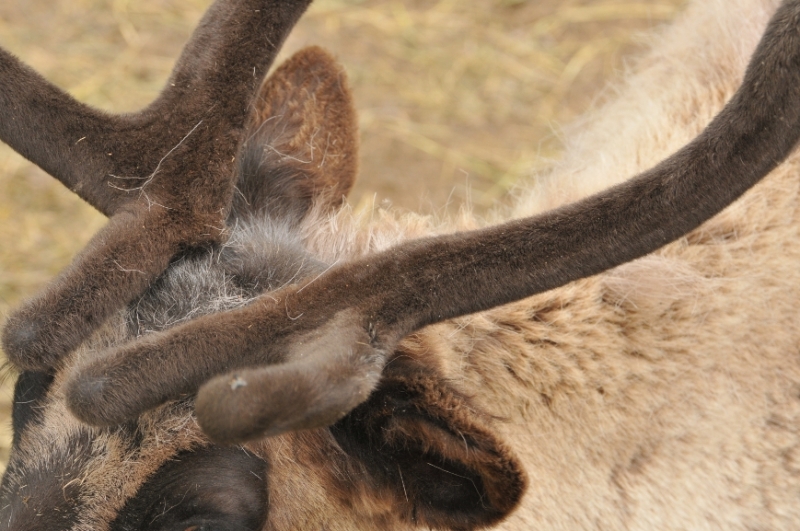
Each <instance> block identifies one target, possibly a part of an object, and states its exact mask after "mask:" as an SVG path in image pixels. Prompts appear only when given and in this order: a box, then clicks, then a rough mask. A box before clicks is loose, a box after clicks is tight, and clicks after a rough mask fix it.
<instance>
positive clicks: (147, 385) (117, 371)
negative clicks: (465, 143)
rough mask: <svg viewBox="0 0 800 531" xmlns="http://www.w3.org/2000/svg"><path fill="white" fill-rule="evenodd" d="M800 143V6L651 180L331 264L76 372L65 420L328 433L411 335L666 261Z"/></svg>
mask: <svg viewBox="0 0 800 531" xmlns="http://www.w3.org/2000/svg"><path fill="white" fill-rule="evenodd" d="M799 135H800V1H796V0H790V1H787V2H785V3H784V4H783V5H782V6H781V8H780V9H779V10H778V12H777V13H776V15H775V16H774V17H773V19H772V21H771V23H770V25H769V27H768V29H767V31H766V33H765V36H764V37H763V39H762V41H761V43H760V45H759V46H758V48H757V50H756V51H755V54H754V56H753V59H752V60H751V62H750V66H749V67H748V69H747V72H746V75H745V79H744V81H743V83H742V85H741V87H740V89H739V90H738V92H737V93H736V95H735V96H734V98H733V99H732V100H731V101H730V102H729V103H728V105H727V106H726V107H725V108H724V110H723V111H722V112H721V113H720V114H719V115H718V116H717V117H716V118H715V119H714V120H713V121H712V122H711V124H710V125H709V126H708V127H707V128H706V129H705V130H704V131H703V133H702V134H701V135H700V136H699V137H697V138H696V139H695V140H694V141H692V142H691V143H689V144H688V145H687V146H686V147H684V148H683V149H681V150H679V151H678V152H677V153H675V154H674V155H673V156H671V157H669V158H668V159H666V160H665V161H664V162H662V163H661V164H659V165H657V166H656V167H654V168H653V169H652V170H649V171H647V172H644V173H643V174H641V175H639V176H638V177H636V178H634V179H632V180H630V181H628V182H626V183H624V184H622V185H619V186H617V187H615V188H612V189H610V190H607V191H605V192H603V193H600V194H598V195H595V196H593V197H590V198H588V199H585V200H583V201H580V202H578V203H575V204H572V205H569V206H566V207H563V208H560V209H558V210H555V211H552V212H549V213H546V214H544V215H541V216H538V217H532V218H528V219H522V220H517V221H511V222H508V223H506V224H503V225H498V226H495V227H490V228H487V229H481V230H478V231H475V232H467V233H457V234H452V235H445V236H439V237H434V238H428V239H423V240H418V241H410V242H407V243H404V244H401V245H399V246H397V247H395V248H392V249H389V250H387V251H385V252H382V253H378V254H374V255H370V256H366V257H364V258H361V259H358V260H355V261H353V262H350V263H341V264H334V265H332V266H331V267H330V268H329V269H328V270H325V271H323V272H322V273H317V274H313V275H310V276H308V277H306V278H303V279H297V280H296V281H295V282H294V283H293V284H292V285H289V286H287V287H285V288H283V289H281V290H279V291H275V292H271V293H269V294H268V295H264V296H262V297H259V298H257V299H256V300H254V301H253V302H252V303H251V304H249V305H247V306H244V307H242V308H238V309H235V310H232V311H229V312H223V313H219V314H213V315H208V316H204V317H201V318H199V319H197V320H195V321H190V322H187V323H185V324H182V325H180V326H176V327H174V328H172V329H169V330H166V331H163V332H159V333H156V334H152V335H149V336H147V337H144V338H142V339H140V340H137V341H134V342H131V343H129V344H126V345H122V346H121V347H117V348H114V349H112V350H109V351H106V352H102V353H99V354H98V355H97V356H96V357H95V358H93V359H91V360H89V361H88V362H87V363H85V364H83V365H81V366H79V367H77V368H76V369H75V370H74V372H73V375H72V378H71V380H70V382H69V383H68V385H67V400H68V403H69V406H70V408H71V410H72V411H73V412H74V413H75V414H76V415H77V416H78V417H79V418H81V419H83V420H84V421H86V422H88V423H91V424H95V425H115V424H118V423H120V422H124V421H125V420H126V419H130V418H133V417H135V416H137V415H138V414H140V413H142V412H143V411H146V410H148V409H150V408H153V407H155V406H157V405H159V404H161V403H163V402H164V401H166V400H169V399H174V398H178V397H180V396H182V395H184V394H187V393H194V392H197V391H198V390H199V394H198V397H197V402H196V408H197V415H198V418H199V421H200V424H201V425H202V427H203V429H204V430H205V431H206V433H207V434H208V435H209V436H210V437H211V438H212V439H214V440H217V441H220V442H240V441H244V440H249V439H252V438H257V437H263V436H265V435H274V434H276V433H280V432H283V431H286V430H293V429H303V428H311V427H316V426H325V425H329V424H331V423H332V422H334V421H335V420H337V419H339V418H341V417H342V416H343V415H345V414H346V413H347V412H348V411H350V410H351V409H352V408H354V407H355V406H356V405H357V404H359V403H361V402H363V401H364V400H366V398H367V397H368V396H369V393H370V392H371V391H372V390H373V389H374V387H375V385H376V384H377V382H378V380H379V376H380V373H381V371H382V369H383V367H384V364H385V362H386V359H387V356H388V355H389V354H391V352H392V351H393V349H394V348H395V346H396V345H397V343H398V341H400V340H401V339H402V338H403V337H404V336H406V335H407V334H409V333H411V332H413V331H414V330H417V329H419V328H421V327H423V326H425V325H429V324H431V323H435V322H438V321H441V320H444V319H449V318H453V317H457V316H461V315H465V314H468V313H472V312H477V311H481V310H486V309H489V308H492V307H495V306H497V305H501V304H505V303H509V302H512V301H515V300H519V299H521V298H524V297H528V296H530V295H533V294H535V293H539V292H542V291H545V290H548V289H552V288H555V287H557V286H561V285H563V284H565V283H568V282H570V281H573V280H576V279H579V278H583V277H586V276H589V275H593V274H596V273H599V272H601V271H603V270H606V269H608V268H611V267H614V266H617V265H619V264H622V263H624V262H627V261H630V260H633V259H635V258H637V257H640V256H643V255H645V254H646V253H649V252H651V251H653V250H655V249H657V248H659V247H660V246H662V245H665V244H666V243H668V242H670V241H672V240H674V239H676V238H678V237H680V236H681V235H683V234H685V233H687V232H688V231H690V230H692V229H694V228H695V227H697V226H698V225H700V224H701V223H702V222H703V221H705V220H707V219H708V218H710V217H711V216H713V215H715V214H716V213H718V212H719V211H720V210H721V209H723V208H724V207H725V206H727V205H728V204H730V203H731V202H732V201H734V200H735V199H737V198H738V197H739V196H740V195H741V194H742V193H744V192H745V191H746V190H747V189H748V188H750V187H751V186H752V185H753V184H755V183H756V182H758V180H760V179H761V178H762V177H763V176H764V175H766V174H767V173H769V172H770V171H771V170H772V169H773V168H774V167H775V166H776V165H777V164H778V163H780V162H781V161H782V160H783V159H784V158H785V157H786V156H787V155H788V154H789V153H790V151H791V150H792V148H793V147H794V146H795V144H796V142H797V139H798V136H799ZM198 358H199V359H202V360H203V363H200V364H198V363H196V362H194V361H193V360H197V359H198Z"/></svg>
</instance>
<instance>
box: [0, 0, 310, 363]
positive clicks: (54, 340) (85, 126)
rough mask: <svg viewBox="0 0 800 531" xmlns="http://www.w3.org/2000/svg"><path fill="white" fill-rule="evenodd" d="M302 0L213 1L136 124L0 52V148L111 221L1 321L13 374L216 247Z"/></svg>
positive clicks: (61, 350) (52, 355)
mask: <svg viewBox="0 0 800 531" xmlns="http://www.w3.org/2000/svg"><path fill="white" fill-rule="evenodd" d="M310 1H311V0H218V1H217V2H216V3H215V4H214V5H212V6H211V8H209V10H208V12H207V13H206V15H205V17H204V18H203V20H202V21H201V23H200V25H199V27H198V29H197V30H196V31H195V32H194V34H193V36H192V38H191V40H190V41H189V43H188V44H187V45H186V47H185V49H184V51H183V54H182V55H181V57H180V60H179V61H178V63H177V65H176V67H175V69H174V71H173V73H172V76H171V77H170V80H169V82H168V83H167V85H166V88H165V89H164V91H163V92H162V94H161V95H160V96H159V98H158V99H156V100H155V101H154V102H153V103H152V104H151V105H150V106H148V107H147V108H145V109H144V110H142V111H141V112H139V113H136V114H129V115H118V116H113V115H108V114H105V113H103V112H100V111H98V110H95V109H92V108H90V107H88V106H86V105H83V104H81V103H79V102H77V101H76V100H74V99H73V98H72V97H70V96H69V95H68V94H66V93H64V92H63V91H61V90H60V89H58V88H57V87H55V86H53V85H51V84H50V83H48V82H47V81H45V80H44V79H43V78H42V77H41V76H39V75H38V74H36V73H35V72H33V71H32V70H31V69H29V68H28V67H26V66H25V65H23V64H22V63H21V62H20V61H18V60H17V59H16V58H14V57H13V56H11V55H10V54H9V53H8V52H6V51H4V50H2V49H0V80H2V81H0V116H2V120H0V140H3V141H4V142H6V143H7V144H9V145H10V146H11V147H12V148H14V149H15V150H17V151H18V152H19V153H21V154H22V155H24V156H25V157H27V158H28V159H30V160H31V161H32V162H34V163H36V164H38V165H39V166H40V167H42V168H43V169H44V170H45V171H47V172H49V173H51V174H52V175H53V176H54V177H56V178H57V179H59V180H60V181H61V182H62V183H63V184H64V185H66V186H67V187H68V188H69V189H70V190H73V191H74V192H75V193H77V194H78V195H79V196H80V197H82V198H83V199H85V200H86V201H87V202H88V203H89V204H91V205H92V206H94V207H95V208H97V209H98V210H100V211H101V212H103V213H104V214H106V215H108V216H111V221H110V222H109V224H108V225H107V226H106V227H105V228H104V229H103V230H102V231H101V232H100V233H99V234H97V236H95V238H94V239H93V240H92V241H91V242H90V243H89V245H88V246H87V248H86V249H85V250H84V252H82V253H81V254H80V255H79V256H78V257H77V259H76V260H75V262H74V263H73V264H72V266H71V267H70V268H68V269H67V270H66V271H64V272H63V273H62V274H61V275H60V276H59V277H58V278H57V279H56V280H55V281H54V282H53V283H51V284H50V286H48V287H47V288H46V289H45V291H44V292H43V293H41V294H40V295H38V296H37V297H35V298H33V299H32V300H30V301H28V302H27V303H26V304H25V305H23V307H22V308H21V309H19V310H18V311H17V312H16V313H14V314H13V315H12V316H11V317H10V319H9V320H8V322H7V324H6V328H5V330H4V333H3V347H4V349H5V351H6V353H7V354H8V356H9V358H10V359H11V360H12V362H13V363H14V364H15V365H17V366H18V367H20V368H29V369H46V368H48V367H52V366H54V365H56V364H57V363H58V362H59V360H60V359H61V358H62V357H63V355H64V354H65V353H66V352H69V351H70V350H72V349H74V348H75V347H76V346H77V345H78V344H80V342H81V341H83V340H84V339H86V337H87V336H88V335H89V334H91V332H92V331H93V330H94V329H96V328H97V327H98V326H99V325H100V324H101V323H102V322H103V321H104V320H105V319H106V318H107V317H108V315H109V314H110V313H111V312H113V311H114V310H115V309H118V308H120V307H122V306H124V305H125V304H126V303H128V302H129V301H130V300H132V299H133V298H134V297H135V296H136V295H138V294H140V293H141V292H142V291H143V290H144V289H145V288H146V286H147V285H149V284H150V283H151V282H152V281H153V279H155V277H157V276H158V275H159V274H160V273H161V272H162V271H163V270H164V269H165V268H166V267H167V265H168V264H169V261H170V259H171V258H172V257H173V256H175V255H176V254H177V253H178V252H180V251H181V250H182V249H185V248H187V247H191V246H197V245H203V244H207V243H210V242H214V241H219V240H220V239H221V238H222V237H223V235H224V226H225V225H224V221H225V218H226V216H227V212H228V210H229V209H230V203H231V197H232V190H233V158H234V155H235V153H236V149H237V146H238V144H239V142H240V139H241V134H242V129H243V126H244V122H245V117H246V114H247V112H248V107H249V105H250V102H251V99H252V97H253V94H254V93H255V91H256V89H257V88H258V86H259V84H260V82H261V80H262V79H263V77H264V75H265V74H266V72H267V70H268V69H269V67H270V65H271V64H272V62H273V60H274V58H275V55H276V54H277V52H278V50H279V48H280V45H281V44H282V43H283V41H284V39H285V37H286V35H287V34H288V32H289V30H290V29H291V28H292V27H293V26H294V24H295V22H296V21H297V20H298V18H299V17H300V15H301V14H302V13H303V12H304V11H305V9H306V7H307V6H308V5H309V4H310ZM190 192H191V193H190Z"/></svg>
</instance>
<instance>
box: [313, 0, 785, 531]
mask: <svg viewBox="0 0 800 531" xmlns="http://www.w3.org/2000/svg"><path fill="white" fill-rule="evenodd" d="M777 5H778V2H777V1H774V0H698V1H696V2H694V3H692V4H691V5H689V6H688V8H687V10H686V12H685V13H684V14H682V15H681V16H680V17H679V18H678V20H677V21H676V22H675V23H674V24H673V25H672V26H671V27H670V28H668V29H666V30H665V31H664V32H663V33H662V34H661V35H658V36H656V37H655V42H654V45H653V49H652V51H651V52H649V53H648V54H647V55H646V56H645V57H643V58H642V59H641V60H640V61H638V62H637V64H636V67H635V73H634V74H633V75H631V76H629V77H628V78H627V79H626V80H625V81H624V83H623V84H622V86H621V87H619V88H617V89H616V93H615V94H614V95H612V96H611V97H610V101H609V103H607V104H606V105H604V106H603V107H602V108H601V109H599V110H598V111H597V113H596V114H594V115H592V116H591V117H590V118H589V119H587V120H586V121H584V122H583V123H581V124H580V128H579V129H576V130H575V132H576V134H575V135H574V136H573V139H572V140H571V141H570V142H569V144H568V146H567V152H566V155H565V156H564V158H563V162H561V163H560V164H558V165H557V167H556V168H555V169H554V170H553V171H552V172H551V173H550V174H548V175H545V176H541V177H539V178H537V179H535V180H533V182H532V183H530V184H528V185H527V187H525V188H522V189H521V190H519V191H518V192H517V194H518V201H517V203H516V204H515V206H514V207H513V209H512V210H511V212H510V216H509V215H502V217H514V218H516V217H523V216H528V215H531V214H534V213H537V212H542V211H545V210H547V209H550V208H553V207H554V206H557V205H560V204H563V203H565V202H567V201H572V200H575V199H578V198H580V197H584V196H586V195H589V194H591V193H594V192H597V191H599V190H602V189H603V188H606V187H608V186H610V185H612V184H615V183H617V182H620V181H623V180H625V179H627V178H629V177H630V176H632V175H634V174H636V173H637V172H639V171H642V170H644V169H647V168H648V167H650V166H652V165H654V164H655V163H656V162H658V161H659V160H661V159H663V158H665V157H666V156H667V155H669V154H670V153H672V152H673V151H675V150H676V149H678V148H679V147H681V146H682V145H683V144H685V143H686V142H688V141H689V140H691V139H692V138H693V137H695V136H696V135H697V134H698V133H699V132H700V131H701V130H702V129H703V127H704V126H705V125H706V124H707V123H708V122H709V121H710V120H711V118H712V117H713V116H714V115H715V114H716V113H717V112H718V111H719V110H720V109H721V108H722V106H723V105H724V103H725V102H726V101H727V100H728V99H729V98H730V96H731V95H732V94H733V92H734V91H735V89H736V88H737V87H738V84H739V82H740V81H741V78H742V77H743V73H744V68H745V66H746V65H747V62H748V60H749V57H750V54H751V53H752V50H753V48H754V47H755V45H756V43H757V42H758V39H759V38H760V36H761V34H762V32H763V29H764V27H765V25H766V23H767V21H768V19H769V16H770V15H771V14H772V13H773V12H774V10H775V8H776V7H777ZM609 131H613V134H609ZM799 170H800V156H798V155H797V154H795V155H793V156H792V157H791V158H790V159H789V160H788V161H787V162H786V163H784V164H783V165H782V166H780V167H779V168H778V169H777V170H775V171H774V172H773V173H772V174H771V175H770V176H769V177H768V178H767V179H766V180H765V181H764V182H762V183H761V184H759V185H758V186H756V187H755V188H754V189H753V190H751V191H750V192H748V193H747V194H746V196H745V197H743V198H742V199H741V200H739V201H737V202H736V203H735V204H734V205H731V206H730V207H729V208H727V209H726V210H725V211H724V212H723V213H721V214H720V215H718V216H716V217H715V218H714V219H712V220H711V221H709V222H707V223H706V224H704V225H703V226H702V227H700V228H699V229H697V230H696V231H694V232H693V233H692V234H690V235H688V236H687V237H685V238H683V239H681V240H680V241H678V242H675V243H673V244H671V245H669V246H668V247H666V248H664V249H662V250H661V251H659V252H658V253H656V254H654V255H651V256H649V257H646V258H643V259H641V260H638V261H636V262H634V263H631V264H627V265H625V266H622V267H620V268H617V269H616V270H613V271H609V272H607V273H605V274H603V275H599V276H596V277H593V278H590V279H586V280H582V281H579V282H575V283H573V284H570V285H568V286H565V287H563V288H560V289H557V290H554V291H552V292H549V293H545V294H542V295H539V296H536V297H533V298H531V299H528V300H525V301H522V302H519V303H516V304H512V305H508V306H505V307H502V308H497V309H495V310H492V311H490V312H486V313H483V314H479V315H474V316H469V317H465V318H462V319H458V320H455V321H453V322H448V323H443V324H439V325H435V326H432V327H429V328H427V329H425V330H423V331H421V332H420V333H418V334H416V337H415V338H413V343H414V344H415V345H416V348H423V349H427V350H429V351H430V352H433V356H434V357H438V358H440V359H441V360H442V363H443V365H444V367H445V369H446V374H447V376H448V377H449V378H451V379H452V381H454V382H456V384H457V385H458V387H460V388H461V389H462V390H464V391H465V392H467V393H470V394H471V395H472V396H475V398H476V400H477V401H478V402H479V403H480V405H481V407H483V408H485V409H486V410H487V411H489V412H491V413H492V414H493V415H495V416H496V417H497V418H499V419H502V420H501V421H500V422H498V424H497V426H496V427H497V429H498V430H499V432H500V433H502V436H503V438H504V439H505V440H506V441H507V442H508V443H509V445H510V447H511V448H513V449H514V451H516V452H518V454H519V455H520V458H521V459H522V461H523V462H524V463H525V465H526V469H527V472H528V474H529V477H530V486H529V489H528V492H527V494H526V496H525V498H524V500H523V502H522V506H521V508H520V509H519V510H517V511H516V512H515V513H514V514H512V516H511V517H510V518H509V519H508V520H507V521H506V522H504V523H503V524H501V525H500V526H499V527H498V529H505V530H509V531H522V530H529V529H589V528H592V529H594V528H597V529H715V528H717V529H719V528H721V529H753V528H760V529H794V528H796V527H797V526H798V525H800V503H798V500H800V399H799V398H800V396H799V395H800V352H798V351H799V350H800V347H798V345H800V327H798V326H797V324H796V319H797V304H798V301H800V268H799V267H798V264H800V247H799V246H798V227H799V226H800V224H799V222H800V219H799V218H800V213H798V187H799V186H800V171H799ZM473 223H474V222H473V221H471V220H463V221H460V222H459V223H457V224H455V226H450V227H447V228H446V229H443V228H442V227H432V226H425V222H424V221H423V220H421V219H420V218H417V217H414V216H410V217H408V218H406V219H404V220H401V221H398V220H397V219H394V218H391V217H386V216H385V215H384V214H383V213H380V214H378V215H377V216H376V218H375V219H373V220H372V223H370V224H369V229H368V230H367V231H366V232H361V233H359V236H358V237H355V236H353V235H352V233H350V232H348V231H346V230H342V229H343V227H342V222H341V221H339V223H336V224H334V223H332V222H329V223H328V225H323V226H317V231H316V232H315V234H314V235H313V236H312V237H310V238H309V241H310V243H311V246H312V247H313V248H315V249H316V250H318V251H320V252H322V253H325V252H326V251H327V252H328V253H330V252H331V249H347V250H349V253H351V254H361V253H364V252H367V251H368V250H369V251H371V250H375V249H381V248H385V247H387V246H389V245H391V244H392V243H394V242H395V241H399V240H402V239H403V238H407V237H415V236H418V235H420V234H421V233H425V232H426V231H431V232H441V231H444V230H453V229H461V228H469V227H470V226H471V225H472V224H473ZM327 227H330V228H331V229H332V230H331V232H327V231H326V230H325V228H327ZM347 250H344V251H338V252H342V253H343V254H348V251H347Z"/></svg>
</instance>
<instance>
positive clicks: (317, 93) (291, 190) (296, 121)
mask: <svg viewBox="0 0 800 531" xmlns="http://www.w3.org/2000/svg"><path fill="white" fill-rule="evenodd" d="M357 159H358V123H357V119H356V113H355V109H354V108H353V103H352V97H351V94H350V89H349V88H348V86H347V76H346V75H345V72H344V69H343V68H342V67H341V66H340V65H339V64H338V63H337V62H336V60H335V59H334V58H333V57H332V56H331V55H330V54H328V52H326V51H325V50H323V49H322V48H318V47H310V48H305V49H303V50H301V51H299V52H297V53H296V54H295V55H294V56H292V57H291V58H290V59H289V60H288V61H286V62H285V63H284V64H283V65H281V67H280V68H278V69H277V70H276V71H275V73H273V74H272V75H271V76H269V77H268V78H267V79H266V80H265V81H264V84H263V85H262V86H261V89H260V91H259V94H258V95H257V96H256V99H255V100H254V109H253V110H252V111H251V117H250V121H249V124H248V127H247V130H246V132H245V142H244V144H243V146H242V148H241V151H240V155H239V164H238V172H239V176H238V183H237V187H238V189H239V192H240V193H238V194H236V196H235V198H234V215H239V216H241V215H243V214H247V213H250V214H259V215H263V214H267V215H269V216H271V217H274V218H280V219H288V220H289V221H292V222H297V221H299V220H300V219H302V218H303V216H305V214H306V213H307V212H308V210H309V209H310V208H311V206H312V204H314V203H315V202H317V203H322V204H323V206H325V207H327V208H329V209H333V208H336V207H338V206H340V205H341V204H342V201H343V199H344V198H345V197H346V196H347V194H348V193H349V191H350V188H351V187H352V185H353V182H354V181H355V176H356V170H357V163H358V160H357Z"/></svg>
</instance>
